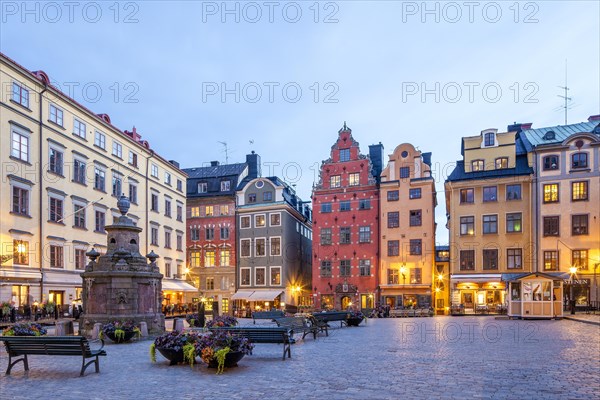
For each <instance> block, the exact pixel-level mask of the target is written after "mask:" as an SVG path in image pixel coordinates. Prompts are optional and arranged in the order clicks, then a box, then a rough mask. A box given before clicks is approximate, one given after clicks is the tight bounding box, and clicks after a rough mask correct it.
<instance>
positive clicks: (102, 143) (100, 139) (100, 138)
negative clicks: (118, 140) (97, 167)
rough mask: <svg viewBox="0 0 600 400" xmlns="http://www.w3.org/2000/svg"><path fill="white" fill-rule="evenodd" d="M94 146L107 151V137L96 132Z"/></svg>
mask: <svg viewBox="0 0 600 400" xmlns="http://www.w3.org/2000/svg"><path fill="white" fill-rule="evenodd" d="M94 144H95V145H96V146H98V147H100V148H101V149H103V150H106V135H104V133H102V132H98V131H96V133H95V134H94Z"/></svg>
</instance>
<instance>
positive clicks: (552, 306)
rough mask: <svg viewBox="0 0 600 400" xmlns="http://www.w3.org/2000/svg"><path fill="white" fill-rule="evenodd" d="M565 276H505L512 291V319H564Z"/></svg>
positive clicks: (509, 304)
mask: <svg viewBox="0 0 600 400" xmlns="http://www.w3.org/2000/svg"><path fill="white" fill-rule="evenodd" d="M564 275H565V274H564V273H542V272H533V273H526V274H503V276H502V280H503V281H505V282H506V283H507V288H508V293H507V298H508V316H509V317H513V318H523V319H527V318H531V319H552V318H562V317H563V307H562V302H563V280H564ZM567 275H568V274H567Z"/></svg>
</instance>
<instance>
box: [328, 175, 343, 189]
mask: <svg viewBox="0 0 600 400" xmlns="http://www.w3.org/2000/svg"><path fill="white" fill-rule="evenodd" d="M340 186H342V177H341V176H340V175H334V176H331V177H330V178H329V187H331V188H339V187H340Z"/></svg>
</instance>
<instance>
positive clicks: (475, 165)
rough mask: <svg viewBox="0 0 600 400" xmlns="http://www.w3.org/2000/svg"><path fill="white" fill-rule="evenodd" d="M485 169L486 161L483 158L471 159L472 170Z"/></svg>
mask: <svg viewBox="0 0 600 400" xmlns="http://www.w3.org/2000/svg"><path fill="white" fill-rule="evenodd" d="M483 170H484V161H483V160H473V161H471V171H472V172H477V171H483Z"/></svg>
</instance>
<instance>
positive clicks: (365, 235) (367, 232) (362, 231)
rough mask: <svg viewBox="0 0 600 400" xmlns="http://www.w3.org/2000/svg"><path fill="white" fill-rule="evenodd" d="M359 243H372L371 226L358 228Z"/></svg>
mask: <svg viewBox="0 0 600 400" xmlns="http://www.w3.org/2000/svg"><path fill="white" fill-rule="evenodd" d="M358 242H359V243H369V242H371V227H370V226H360V227H358Z"/></svg>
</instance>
